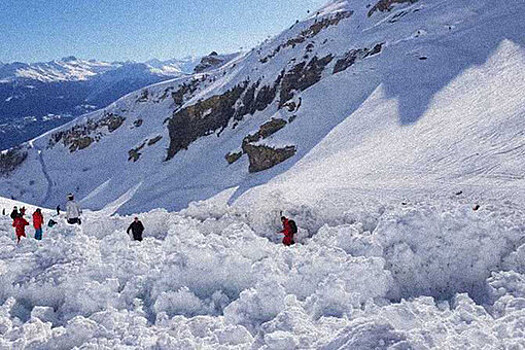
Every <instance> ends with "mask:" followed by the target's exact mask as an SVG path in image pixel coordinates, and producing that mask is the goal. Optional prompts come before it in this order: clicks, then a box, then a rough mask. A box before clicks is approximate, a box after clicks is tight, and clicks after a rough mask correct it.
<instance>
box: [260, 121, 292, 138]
mask: <svg viewBox="0 0 525 350" xmlns="http://www.w3.org/2000/svg"><path fill="white" fill-rule="evenodd" d="M285 126H286V121H285V120H283V119H274V118H272V120H270V121H269V122H266V123H264V124H263V125H261V127H260V128H259V135H261V137H262V138H263V139H265V138H267V137H268V136H270V135H273V134H275V133H276V132H277V131H279V130H281V129H282V128H284V127H285Z"/></svg>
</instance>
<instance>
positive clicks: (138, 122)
mask: <svg viewBox="0 0 525 350" xmlns="http://www.w3.org/2000/svg"><path fill="white" fill-rule="evenodd" d="M143 122H144V121H143V120H142V119H137V120H135V121H134V122H133V126H134V127H136V128H140V127H141V126H142V123H143Z"/></svg>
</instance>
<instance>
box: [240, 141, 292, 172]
mask: <svg viewBox="0 0 525 350" xmlns="http://www.w3.org/2000/svg"><path fill="white" fill-rule="evenodd" d="M244 150H245V152H246V153H247V154H248V159H249V160H250V167H249V169H248V170H249V172H250V173H256V172H259V171H263V170H266V169H270V168H272V167H274V166H275V165H277V164H279V163H282V162H284V161H285V160H286V159H288V158H290V157H292V156H293V155H295V153H296V151H297V150H296V148H295V146H287V147H285V148H272V147H269V146H265V145H251V144H246V145H245V146H244Z"/></svg>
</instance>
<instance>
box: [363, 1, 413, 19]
mask: <svg viewBox="0 0 525 350" xmlns="http://www.w3.org/2000/svg"><path fill="white" fill-rule="evenodd" d="M406 2H408V3H410V4H413V3H416V2H418V0H380V1H379V2H378V3H377V4H375V5H374V7H372V8H371V9H370V11H368V17H370V16H372V15H373V14H374V13H375V12H376V11H381V12H386V11H390V10H392V5H394V4H402V3H406Z"/></svg>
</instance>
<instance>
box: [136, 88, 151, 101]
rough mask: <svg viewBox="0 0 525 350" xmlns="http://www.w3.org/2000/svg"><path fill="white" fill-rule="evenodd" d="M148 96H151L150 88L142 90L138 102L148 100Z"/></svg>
mask: <svg viewBox="0 0 525 350" xmlns="http://www.w3.org/2000/svg"><path fill="white" fill-rule="evenodd" d="M148 96H149V92H148V89H144V90H142V92H141V93H140V96H139V97H138V98H137V102H139V103H141V102H148Z"/></svg>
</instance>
